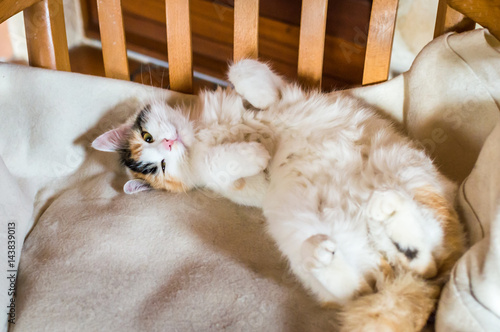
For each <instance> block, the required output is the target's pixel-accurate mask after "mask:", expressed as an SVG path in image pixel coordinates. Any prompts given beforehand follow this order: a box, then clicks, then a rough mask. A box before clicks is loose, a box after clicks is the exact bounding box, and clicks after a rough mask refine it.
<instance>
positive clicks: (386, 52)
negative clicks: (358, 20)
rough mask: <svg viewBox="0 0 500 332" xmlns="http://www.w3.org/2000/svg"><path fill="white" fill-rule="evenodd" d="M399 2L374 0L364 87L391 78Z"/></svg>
mask: <svg viewBox="0 0 500 332" xmlns="http://www.w3.org/2000/svg"><path fill="white" fill-rule="evenodd" d="M397 11H398V0H373V3H372V11H371V15H370V26H369V29H368V40H367V42H366V54H365V66H364V69H363V85H365V84H372V83H377V82H383V81H386V80H387V78H388V77H389V66H390V64H391V50H392V42H393V39H394V27H395V25H396V15H397Z"/></svg>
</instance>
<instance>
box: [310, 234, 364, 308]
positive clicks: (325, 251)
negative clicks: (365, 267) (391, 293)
mask: <svg viewBox="0 0 500 332" xmlns="http://www.w3.org/2000/svg"><path fill="white" fill-rule="evenodd" d="M337 246H338V244H337V243H336V242H335V240H334V239H333V238H331V237H329V236H328V235H326V234H316V235H313V236H311V237H309V238H308V239H307V240H306V241H305V242H304V243H303V244H302V248H301V256H302V260H303V262H302V268H303V269H304V271H305V275H307V274H310V275H311V276H313V277H314V279H315V281H318V282H319V284H320V285H321V286H322V287H323V288H324V289H325V290H326V292H324V291H322V290H321V288H318V287H315V290H316V292H317V296H318V297H319V298H320V300H321V301H322V303H323V304H332V303H335V304H344V303H345V302H346V301H347V300H350V299H351V298H352V297H353V296H355V295H360V294H365V293H370V292H372V286H371V285H370V284H369V281H370V280H369V279H370V278H367V277H368V274H369V273H368V274H367V275H364V276H363V275H362V274H359V272H360V271H359V270H357V269H353V266H352V265H351V263H349V260H348V259H346V257H345V254H346V253H348V252H349V251H348V250H347V251H346V250H337V249H338V248H337ZM306 278H307V277H306ZM313 284H314V283H313ZM332 295H333V296H332Z"/></svg>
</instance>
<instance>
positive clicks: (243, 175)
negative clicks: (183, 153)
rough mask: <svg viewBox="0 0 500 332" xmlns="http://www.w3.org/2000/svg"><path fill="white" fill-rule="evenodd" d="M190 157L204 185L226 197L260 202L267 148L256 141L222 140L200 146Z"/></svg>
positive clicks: (240, 201) (240, 202)
mask: <svg viewBox="0 0 500 332" xmlns="http://www.w3.org/2000/svg"><path fill="white" fill-rule="evenodd" d="M203 150H204V151H203V153H197V154H196V155H197V156H198V158H196V160H193V164H194V173H195V174H198V176H199V177H200V180H199V181H198V182H199V184H200V185H201V186H204V187H206V188H208V189H210V190H212V191H214V192H216V193H218V194H220V195H222V196H224V197H226V198H229V199H230V200H232V201H234V202H236V203H239V204H243V205H250V206H261V205H262V199H263V197H264V195H265V191H266V190H267V186H268V181H267V179H266V175H265V174H264V172H263V171H264V170H265V169H266V168H267V166H268V163H269V159H270V158H271V157H270V155H269V152H268V151H267V150H266V148H265V147H264V145H262V144H260V143H257V142H238V143H226V144H220V145H216V146H212V147H206V148H205V149H203Z"/></svg>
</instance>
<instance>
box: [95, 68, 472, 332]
mask: <svg viewBox="0 0 500 332" xmlns="http://www.w3.org/2000/svg"><path fill="white" fill-rule="evenodd" d="M228 76H229V81H230V82H231V83H232V84H233V86H234V89H227V90H222V89H218V90H217V91H214V92H209V91H207V92H204V93H202V95H201V96H200V102H199V103H198V104H197V105H196V106H194V107H192V108H190V107H184V110H181V109H180V108H177V109H175V108H171V107H170V106H168V105H166V104H165V103H161V104H160V105H157V104H154V103H153V104H151V105H150V106H148V107H145V108H144V109H143V110H141V111H140V112H139V114H138V116H136V117H135V118H133V119H132V120H131V121H129V122H128V123H127V124H125V125H122V126H121V127H119V128H118V129H115V130H112V131H109V132H107V133H105V134H103V135H101V136H100V137H98V138H97V139H96V140H95V141H94V142H93V146H94V148H97V149H100V150H106V151H119V153H120V155H121V159H122V162H123V163H124V165H125V166H127V167H128V168H129V169H130V170H131V171H132V175H133V176H134V177H135V178H136V179H134V180H131V181H129V182H127V184H125V192H128V193H132V192H137V191H141V190H145V189H148V188H149V187H152V188H157V189H158V188H161V189H167V190H172V191H182V190H189V189H191V188H195V187H199V186H204V187H207V188H209V189H211V190H214V191H216V192H218V193H220V194H221V195H223V196H225V197H227V198H229V199H232V200H234V201H235V202H237V203H242V204H246V205H252V206H260V207H262V210H263V213H264V216H265V217H266V220H267V225H268V232H269V234H270V235H271V236H272V237H273V239H274V240H275V242H276V244H277V246H278V248H279V249H280V251H281V252H282V254H283V255H284V256H285V257H286V258H287V260H288V262H289V266H290V269H291V270H292V272H293V273H294V274H295V275H296V276H297V277H298V278H299V280H300V281H301V282H302V284H303V285H304V286H305V287H306V288H307V289H309V290H310V291H311V293H312V294H313V295H314V296H315V297H316V298H317V299H318V300H319V301H320V302H321V303H322V304H323V305H325V306H335V307H337V306H341V307H342V308H343V320H342V324H343V328H344V330H346V331H358V330H359V331H370V330H377V331H378V330H384V329H385V330H389V331H417V330H420V329H421V328H422V327H423V326H424V325H425V323H426V321H427V318H428V316H429V314H430V313H431V311H432V310H433V307H434V305H435V301H436V298H437V296H438V295H439V290H440V287H441V286H442V284H443V283H444V282H445V281H446V279H447V277H448V275H449V272H450V270H451V268H452V266H453V264H454V262H455V261H456V260H457V259H458V257H459V256H460V254H461V253H462V252H463V250H464V243H463V234H462V230H461V227H460V224H459V222H458V218H457V216H456V214H455V212H454V210H453V205H452V200H453V196H454V192H455V186H454V184H453V183H451V182H450V181H449V180H447V179H446V178H445V177H444V176H442V175H441V174H440V173H439V172H438V171H437V169H436V167H435V166H434V165H433V164H432V161H431V159H430V158H429V157H428V156H427V155H426V154H425V152H424V151H422V150H421V149H420V148H419V147H418V146H417V145H416V144H415V143H413V142H412V141H411V140H410V139H408V138H406V137H405V136H403V135H402V134H401V133H400V132H399V131H398V130H397V129H396V128H395V127H394V125H393V124H392V123H391V121H390V120H388V119H386V118H384V117H383V116H381V115H379V114H378V113H377V112H376V111H375V110H374V109H372V108H371V107H368V106H367V105H364V104H363V103H362V102H361V101H359V100H357V99H355V98H353V97H351V96H350V95H349V93H348V92H341V91H339V92H333V93H330V94H323V93H320V92H318V91H314V90H304V89H302V88H301V87H300V86H298V85H296V84H293V83H289V82H287V81H286V80H285V79H283V78H281V77H280V76H279V75H277V74H275V73H274V72H273V71H272V70H271V69H270V68H269V66H267V65H266V64H264V63H261V62H258V61H255V60H248V59H247V60H242V61H240V62H238V63H235V64H233V65H232V66H231V67H230V69H229V74H228ZM183 112H184V113H183ZM188 119H189V120H188ZM148 134H149V136H148ZM148 140H150V141H149V142H148ZM154 142H156V145H157V146H156V147H155V146H154V145H153V144H154ZM159 142H161V143H159ZM161 146H163V147H161ZM149 147H151V148H152V149H153V150H154V152H149ZM230 165H232V166H230ZM160 169H162V171H160ZM221 175H222V176H221ZM221 178H225V179H226V180H225V181H221V180H220V179H221ZM172 183H174V184H172Z"/></svg>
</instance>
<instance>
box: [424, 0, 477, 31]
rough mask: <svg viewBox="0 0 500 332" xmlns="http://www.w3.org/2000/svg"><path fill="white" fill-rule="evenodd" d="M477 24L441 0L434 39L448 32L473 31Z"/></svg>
mask: <svg viewBox="0 0 500 332" xmlns="http://www.w3.org/2000/svg"><path fill="white" fill-rule="evenodd" d="M475 25H476V24H475V23H474V22H473V21H472V20H470V19H468V18H467V17H465V16H464V15H462V14H461V13H459V12H457V11H456V10H454V9H453V8H451V7H450V6H448V5H447V3H446V0H439V2H438V9H437V15H436V25H435V26H434V38H436V37H439V36H441V35H442V34H443V33H445V32H448V31H452V30H453V31H455V30H458V31H459V32H461V31H465V30H472V29H474V26H475Z"/></svg>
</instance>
